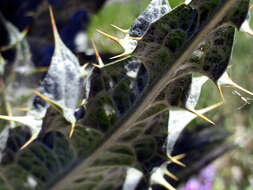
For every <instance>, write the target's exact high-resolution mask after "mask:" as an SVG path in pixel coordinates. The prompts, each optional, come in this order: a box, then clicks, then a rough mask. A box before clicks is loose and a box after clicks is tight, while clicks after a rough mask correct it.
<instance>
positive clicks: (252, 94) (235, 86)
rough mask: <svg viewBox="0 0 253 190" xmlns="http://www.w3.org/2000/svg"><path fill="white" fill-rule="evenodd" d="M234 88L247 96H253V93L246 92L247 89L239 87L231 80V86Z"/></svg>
mask: <svg viewBox="0 0 253 190" xmlns="http://www.w3.org/2000/svg"><path fill="white" fill-rule="evenodd" d="M230 85H231V86H232V87H233V88H235V89H237V90H240V91H242V92H244V93H246V94H249V95H251V96H253V93H252V92H250V91H249V90H246V89H245V88H243V87H241V86H239V85H238V84H236V83H234V82H233V81H232V80H231V84H230Z"/></svg>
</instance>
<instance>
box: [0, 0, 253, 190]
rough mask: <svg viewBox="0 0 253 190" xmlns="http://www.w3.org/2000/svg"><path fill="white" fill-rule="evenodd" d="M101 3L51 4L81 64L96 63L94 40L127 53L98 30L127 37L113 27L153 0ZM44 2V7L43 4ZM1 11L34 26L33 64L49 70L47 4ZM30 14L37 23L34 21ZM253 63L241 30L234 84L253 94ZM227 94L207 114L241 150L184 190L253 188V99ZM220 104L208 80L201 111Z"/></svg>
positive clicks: (19, 1) (252, 41) (1, 0)
mask: <svg viewBox="0 0 253 190" xmlns="http://www.w3.org/2000/svg"><path fill="white" fill-rule="evenodd" d="M96 1H97V3H96V5H97V6H95V7H92V6H90V8H89V9H87V6H88V7H89V5H86V6H85V7H86V9H83V8H82V7H80V6H79V4H78V1H73V2H75V3H71V1H68V2H67V0H65V1H64V0H62V1H61V0H48V2H47V3H50V4H51V5H52V6H53V9H54V12H55V17H56V23H57V26H58V28H59V32H60V35H61V37H62V39H63V41H64V42H65V43H66V44H67V46H68V47H69V48H70V49H71V50H72V51H74V52H75V53H76V54H77V55H78V57H79V59H80V60H81V62H82V63H85V62H87V61H89V60H91V59H94V56H92V50H91V43H90V40H91V39H93V40H94V41H95V43H96V44H97V46H98V49H99V52H100V53H101V54H105V55H106V54H119V53H120V52H121V51H122V49H121V47H120V46H119V45H117V44H116V43H114V42H113V41H111V40H109V39H105V38H104V37H103V36H102V35H100V34H98V33H97V32H96V31H95V30H96V29H100V30H102V31H105V32H107V33H109V34H112V35H114V36H118V37H120V36H122V33H120V32H119V31H116V30H115V29H114V28H113V27H111V24H114V25H117V26H119V27H121V28H124V29H128V28H129V27H130V25H131V24H132V22H133V21H134V20H135V19H136V17H137V16H138V15H139V14H140V13H141V12H142V11H143V10H144V9H145V7H146V6H147V5H148V3H149V2H150V1H149V0H108V1H103V0H96ZM63 2H64V3H63ZM181 2H182V0H171V1H170V3H171V5H172V6H176V5H178V4H180V3H181ZM43 3H44V4H45V5H44V6H43V5H41V4H43ZM84 4H85V3H84ZM87 4H88V1H87ZM18 5H20V6H18ZM66 7H67V8H66ZM65 8H66V9H65ZM0 10H1V12H2V14H3V15H4V17H5V18H6V19H7V20H9V21H11V22H12V23H13V24H14V25H15V26H16V27H17V28H18V29H19V30H20V31H22V30H24V29H25V28H26V27H28V28H31V30H30V31H29V33H28V36H29V42H30V44H31V50H32V54H33V61H34V63H35V65H36V66H38V67H41V66H48V65H49V63H50V59H51V56H52V53H53V45H52V44H53V43H52V42H53V38H52V33H51V26H50V23H49V22H43V21H44V20H47V21H48V20H49V16H48V12H47V6H46V3H45V2H44V1H43V0H31V1H23V0H8V1H6V0H0ZM35 10H36V11H35ZM73 10H74V11H73ZM252 12H253V11H252ZM28 13H29V14H28ZM34 14H35V16H34ZM31 16H33V17H34V18H35V20H32V19H31V18H30V17H31ZM252 26H253V23H252ZM4 35H5V34H4V32H3V31H1V30H0V36H1V39H0V44H2V45H4V44H5V43H6V42H5V41H4V37H2V36H4ZM77 35H78V38H77ZM41 36H43V38H41ZM75 39H79V42H80V43H79V44H76V43H74V41H75ZM10 54H11V53H10V52H9V53H8V52H4V53H3V56H4V58H5V59H10V57H11V56H10ZM252 64H253V37H252V36H249V35H248V34H246V33H243V32H237V33H236V39H235V46H234V50H233V56H232V62H231V64H230V66H229V74H230V77H231V78H232V79H233V81H234V82H236V83H237V84H239V85H240V86H242V87H244V88H246V89H248V90H250V91H253V67H252ZM222 90H223V92H224V96H225V100H226V102H225V104H224V105H223V106H222V107H220V108H218V109H217V110H215V111H212V112H211V113H209V114H207V116H208V117H209V118H212V120H213V121H215V122H216V123H217V126H216V127H222V128H225V129H227V130H228V131H229V132H230V133H231V134H232V135H231V137H229V139H228V141H231V142H233V143H235V145H236V146H235V148H234V149H233V150H232V151H230V152H228V153H226V154H225V155H224V156H222V157H220V158H219V159H217V160H216V161H215V162H213V163H211V165H210V166H208V167H207V168H205V169H204V170H203V171H202V172H201V173H199V174H197V175H195V176H192V177H191V179H190V180H188V181H187V182H186V184H182V185H181V189H184V190H200V189H206V190H208V189H213V190H242V189H243V190H253V105H252V104H253V97H251V96H249V95H247V94H243V93H241V92H238V91H235V90H234V89H231V88H223V89H222ZM219 101H221V98H220V96H219V94H218V90H217V89H216V87H215V85H214V84H212V83H211V82H207V83H206V84H205V85H204V88H203V91H202V94H201V99H200V102H199V105H198V107H199V108H204V107H207V106H209V105H212V104H214V103H217V102H219ZM201 125H204V123H203V121H202V120H200V119H196V120H194V121H193V122H191V124H190V125H189V126H188V127H187V129H188V130H191V129H194V128H195V126H201ZM206 178H209V181H210V183H209V184H208V185H209V186H208V185H206V186H203V183H204V182H203V181H204V180H205V179H206ZM201 185H202V186H201ZM204 187H205V188H204Z"/></svg>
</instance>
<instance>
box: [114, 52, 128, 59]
mask: <svg viewBox="0 0 253 190" xmlns="http://www.w3.org/2000/svg"><path fill="white" fill-rule="evenodd" d="M128 55H129V54H128V53H122V54H120V55H116V56H114V57H111V58H110V59H117V58H120V57H125V56H128Z"/></svg>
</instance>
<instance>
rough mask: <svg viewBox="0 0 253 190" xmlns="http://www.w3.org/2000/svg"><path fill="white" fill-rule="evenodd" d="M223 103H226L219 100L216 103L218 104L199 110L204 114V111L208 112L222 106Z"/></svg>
mask: <svg viewBox="0 0 253 190" xmlns="http://www.w3.org/2000/svg"><path fill="white" fill-rule="evenodd" d="M223 104H224V101H222V102H219V103H216V104H214V105H211V106H209V107H206V108H203V109H200V110H198V112H199V113H201V114H204V113H207V112H209V111H211V110H214V109H216V108H218V107H220V106H221V105H223Z"/></svg>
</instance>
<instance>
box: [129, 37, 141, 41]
mask: <svg viewBox="0 0 253 190" xmlns="http://www.w3.org/2000/svg"><path fill="white" fill-rule="evenodd" d="M129 38H130V39H132V40H136V41H140V40H141V39H142V38H140V37H132V36H129Z"/></svg>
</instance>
